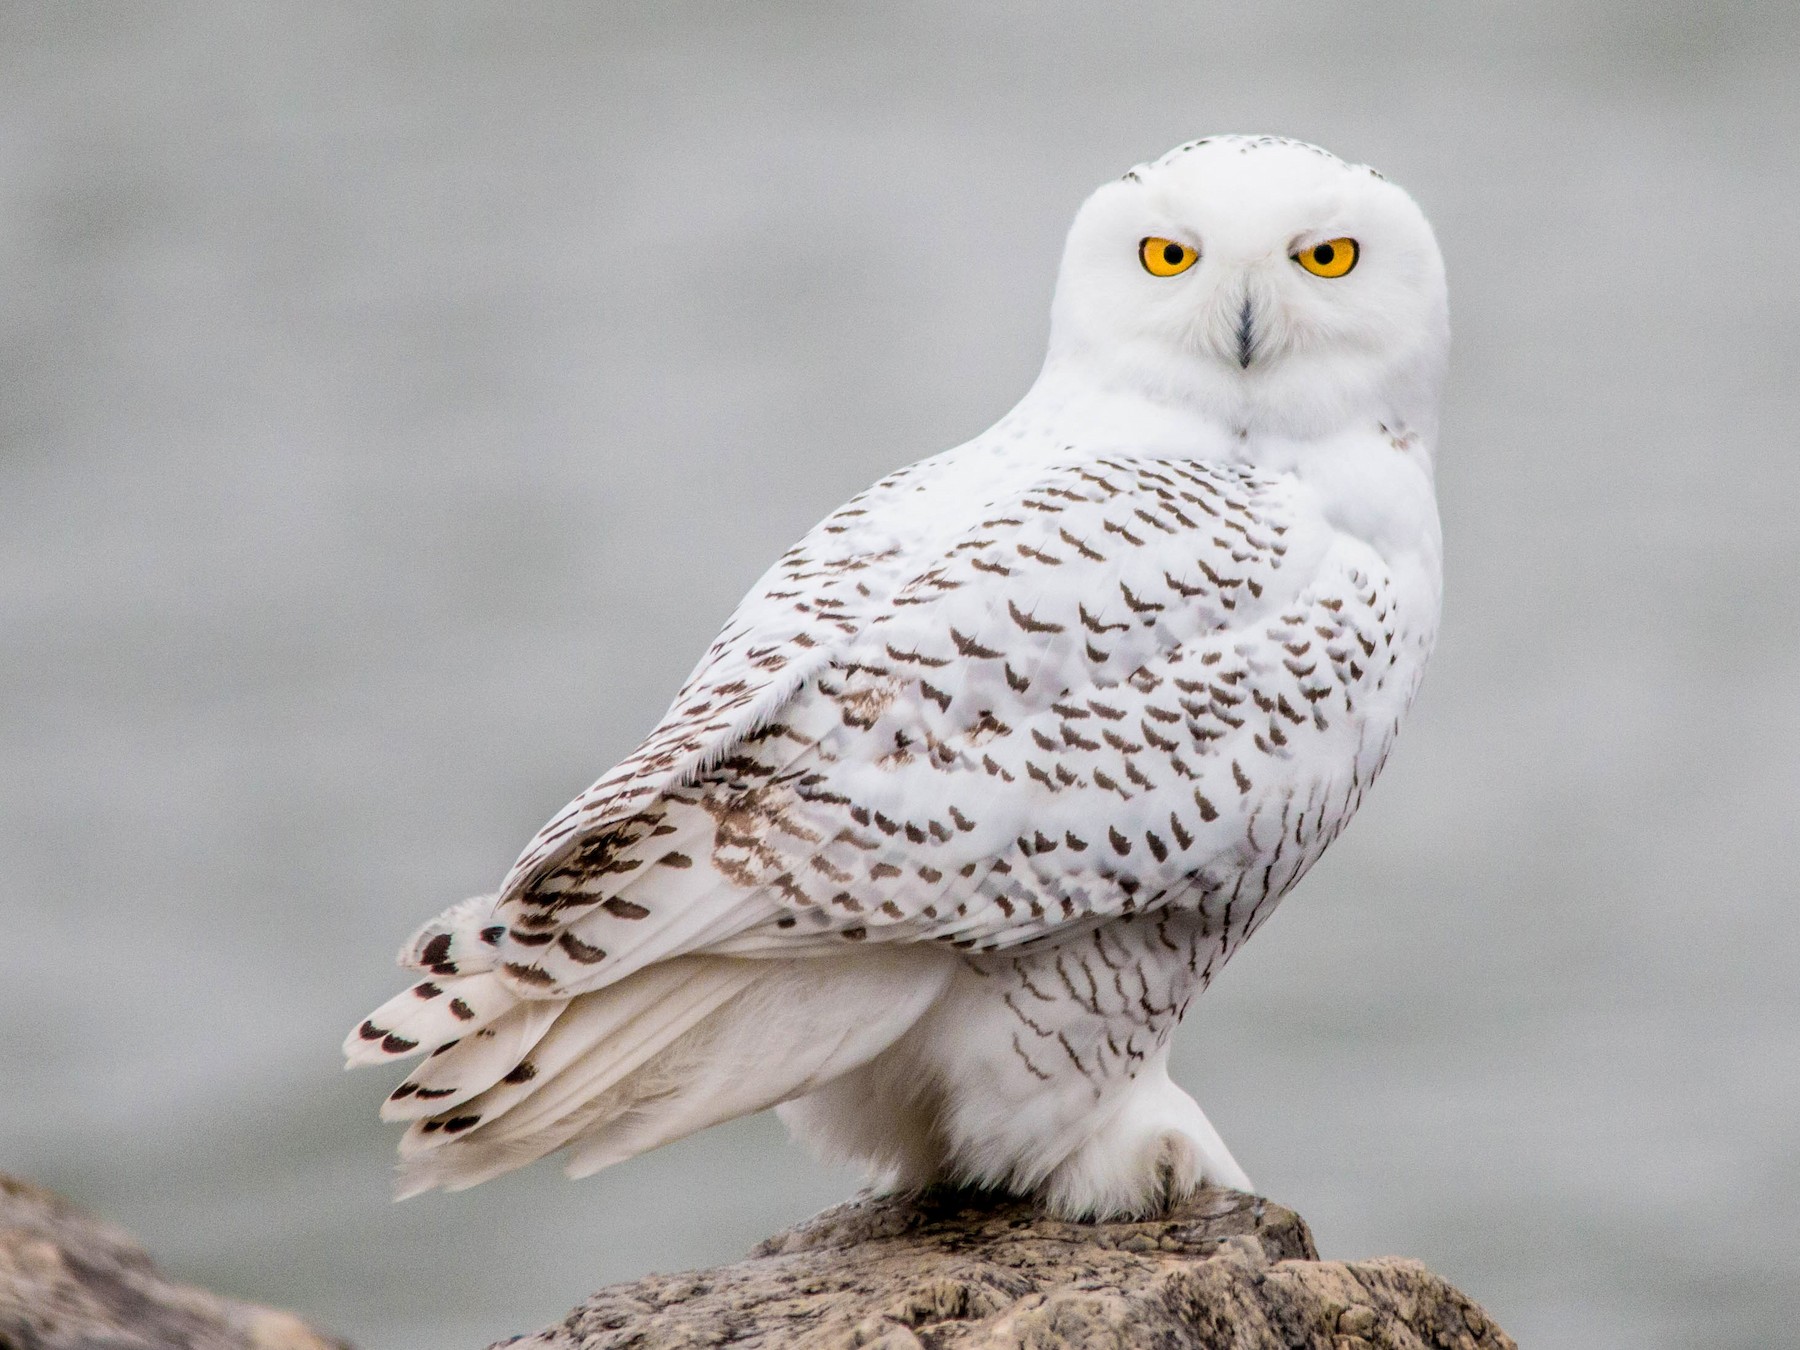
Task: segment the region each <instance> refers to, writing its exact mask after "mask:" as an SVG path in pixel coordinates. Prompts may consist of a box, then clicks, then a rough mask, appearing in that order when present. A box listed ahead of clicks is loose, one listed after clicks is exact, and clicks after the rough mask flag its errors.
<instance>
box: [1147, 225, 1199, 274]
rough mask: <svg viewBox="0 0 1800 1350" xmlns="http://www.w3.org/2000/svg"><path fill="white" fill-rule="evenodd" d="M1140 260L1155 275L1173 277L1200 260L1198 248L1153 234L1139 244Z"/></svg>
mask: <svg viewBox="0 0 1800 1350" xmlns="http://www.w3.org/2000/svg"><path fill="white" fill-rule="evenodd" d="M1138 261H1139V262H1141V263H1143V264H1144V270H1145V271H1146V272H1148V273H1149V274H1150V275H1151V276H1153V277H1172V276H1175V275H1176V274H1177V273H1180V272H1185V271H1187V270H1188V268H1190V267H1192V266H1193V265H1194V264H1195V263H1197V262H1199V261H1200V252H1199V250H1198V249H1191V248H1189V247H1188V246H1187V245H1186V244H1178V243H1176V242H1175V241H1174V240H1173V239H1163V238H1160V237H1158V236H1157V235H1151V236H1150V237H1149V238H1148V239H1146V240H1144V241H1143V242H1142V243H1140V244H1139V245H1138Z"/></svg>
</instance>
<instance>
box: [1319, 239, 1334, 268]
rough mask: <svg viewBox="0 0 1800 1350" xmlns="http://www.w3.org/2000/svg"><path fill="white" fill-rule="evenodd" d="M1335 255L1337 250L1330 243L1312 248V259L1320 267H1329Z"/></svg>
mask: <svg viewBox="0 0 1800 1350" xmlns="http://www.w3.org/2000/svg"><path fill="white" fill-rule="evenodd" d="M1335 257H1337V250H1336V249H1335V248H1333V247H1332V246H1331V245H1330V244H1320V245H1319V246H1318V247H1317V248H1315V249H1314V250H1313V261H1314V262H1316V263H1317V264H1319V266H1320V267H1330V266H1331V260H1332V259H1333V258H1335Z"/></svg>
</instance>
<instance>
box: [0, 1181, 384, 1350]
mask: <svg viewBox="0 0 1800 1350" xmlns="http://www.w3.org/2000/svg"><path fill="white" fill-rule="evenodd" d="M0 1350H349V1345H348V1343H347V1342H344V1341H340V1340H337V1339H335V1338H333V1337H330V1336H326V1335H323V1334H321V1333H320V1332H318V1331H315V1330H314V1329H313V1328H311V1327H309V1326H308V1325H307V1324H306V1323H305V1322H303V1321H301V1320H300V1318H298V1317H296V1316H295V1315H294V1314H293V1313H289V1312H281V1311H279V1310H277V1309H275V1308H265V1307H262V1306H260V1305H258V1304H254V1303H241V1302H239V1301H238V1300H236V1299H230V1298H223V1297H221V1296H220V1295H218V1294H212V1293H208V1292H207V1291H206V1290H204V1289H196V1288H194V1287H193V1286H192V1285H184V1284H176V1283H174V1282H173V1281H171V1280H169V1279H168V1278H167V1277H165V1276H164V1275H163V1274H162V1272H161V1271H159V1270H157V1268H156V1263H155V1262H153V1261H152V1260H151V1259H150V1254H149V1253H148V1252H146V1251H145V1250H144V1249H143V1248H142V1247H141V1246H139V1245H138V1243H137V1242H136V1241H135V1240H134V1239H133V1238H132V1237H131V1235H130V1234H129V1233H127V1232H125V1230H124V1229H122V1228H118V1227H115V1226H114V1225H112V1224H109V1223H106V1222H104V1221H102V1220H100V1219H96V1218H95V1217H94V1216H93V1215H91V1214H88V1213H86V1212H85V1211H83V1210H80V1209H77V1208H76V1207H75V1206H74V1205H71V1204H70V1203H69V1202H68V1201H67V1200H64V1199H63V1198H62V1197H61V1196H59V1195H56V1194H55V1193H53V1192H51V1191H47V1190H45V1189H43V1188H42V1187H41V1186H33V1185H32V1184H31V1183H29V1182H25V1181H19V1180H16V1179H15V1178H12V1177H9V1176H5V1175H4V1174H0Z"/></svg>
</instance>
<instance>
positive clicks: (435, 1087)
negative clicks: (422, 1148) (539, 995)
mask: <svg viewBox="0 0 1800 1350" xmlns="http://www.w3.org/2000/svg"><path fill="white" fill-rule="evenodd" d="M563 1007H564V1005H563V1004H562V1003H561V1002H547V1001H541V1000H527V1001H526V1002H523V1003H521V1004H519V1005H518V1006H516V1007H514V1008H511V1009H509V1010H508V1011H506V1012H504V1013H502V1014H501V1015H500V1016H499V1017H496V1018H495V1019H494V1020H493V1021H492V1022H490V1023H489V1024H488V1025H487V1026H484V1027H482V1028H481V1029H480V1030H479V1031H476V1032H474V1033H473V1034H471V1035H469V1036H466V1037H464V1038H462V1039H460V1040H456V1041H451V1042H449V1043H448V1044H446V1045H442V1046H439V1047H438V1049H436V1050H435V1051H433V1052H432V1053H431V1054H430V1055H428V1056H427V1057H426V1059H425V1062H424V1063H423V1064H421V1065H419V1067H418V1068H416V1069H414V1070H413V1071H412V1073H410V1074H408V1075H407V1078H406V1081H405V1082H403V1083H401V1084H400V1086H399V1087H397V1088H395V1089H394V1090H393V1091H392V1092H391V1093H389V1094H388V1099H387V1100H386V1101H385V1102H383V1103H382V1105H381V1118H382V1119H383V1120H421V1119H423V1118H424V1117H426V1116H431V1115H438V1114H441V1113H442V1112H444V1111H446V1110H448V1109H449V1108H450V1107H452V1106H459V1105H461V1104H462V1103H463V1102H466V1101H468V1100H469V1099H470V1098H471V1097H474V1096H476V1095H477V1094H479V1093H483V1092H486V1091H487V1090H488V1089H489V1088H491V1087H492V1086H493V1085H494V1084H495V1083H496V1082H500V1081H502V1080H503V1079H504V1076H505V1075H506V1074H508V1073H512V1072H515V1071H516V1070H517V1068H518V1066H519V1064H520V1063H521V1062H522V1061H523V1060H524V1059H525V1057H526V1056H527V1055H528V1054H530V1053H531V1051H532V1048H533V1047H534V1046H536V1045H537V1043H538V1042H539V1041H541V1040H542V1039H543V1038H544V1033H545V1032H547V1031H549V1030H550V1027H551V1024H552V1023H554V1022H555V1021H556V1019H557V1017H558V1015H559V1014H560V1013H561V1012H562V1011H563ZM453 1052H454V1053H453Z"/></svg>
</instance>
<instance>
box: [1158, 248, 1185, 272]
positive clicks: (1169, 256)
mask: <svg viewBox="0 0 1800 1350" xmlns="http://www.w3.org/2000/svg"><path fill="white" fill-rule="evenodd" d="M1186 252H1187V250H1186V249H1184V248H1183V247H1182V246H1181V245H1180V244H1164V245H1163V261H1164V262H1166V263H1167V264H1169V266H1170V267H1173V266H1175V265H1176V264H1177V263H1179V262H1180V261H1181V258H1182V255H1183V254H1185V253H1186Z"/></svg>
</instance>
